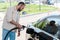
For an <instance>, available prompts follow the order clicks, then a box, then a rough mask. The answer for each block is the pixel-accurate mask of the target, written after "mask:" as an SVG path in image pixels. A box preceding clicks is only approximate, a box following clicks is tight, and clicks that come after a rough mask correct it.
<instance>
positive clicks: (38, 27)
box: [28, 15, 60, 40]
mask: <svg viewBox="0 0 60 40" xmlns="http://www.w3.org/2000/svg"><path fill="white" fill-rule="evenodd" d="M51 20H54V21H55V22H56V25H57V26H58V31H60V27H59V26H60V15H52V16H48V17H45V18H42V19H39V20H38V21H36V22H33V23H30V24H28V28H31V29H33V30H34V32H35V33H41V32H42V34H43V35H44V34H46V35H47V36H49V37H50V38H53V40H59V38H58V34H59V33H58V31H57V33H56V36H55V35H52V34H50V33H48V32H46V31H44V30H42V28H43V27H44V26H46V24H47V23H49V22H50V21H51ZM33 30H32V32H33ZM30 32H31V30H30ZM28 34H29V33H28ZM31 35H32V34H31ZM35 37H36V36H35ZM49 37H48V39H49ZM33 39H35V38H33ZM35 40H37V39H35ZM38 40H40V39H39V38H38Z"/></svg>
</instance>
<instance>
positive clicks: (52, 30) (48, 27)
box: [43, 24, 58, 35]
mask: <svg viewBox="0 0 60 40" xmlns="http://www.w3.org/2000/svg"><path fill="white" fill-rule="evenodd" d="M43 30H44V31H46V32H48V33H50V34H52V35H55V34H56V33H57V31H58V28H57V26H56V25H53V26H51V25H49V24H47V25H46V27H45V28H43Z"/></svg>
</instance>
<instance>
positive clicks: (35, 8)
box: [0, 2, 57, 14]
mask: <svg viewBox="0 0 60 40" xmlns="http://www.w3.org/2000/svg"><path fill="white" fill-rule="evenodd" d="M11 4H12V5H11V6H15V5H17V2H12V3H11ZM8 7H10V3H0V11H6V10H7V8H8ZM39 7H40V9H39ZM56 9H57V8H55V7H51V6H47V5H36V4H26V7H25V9H24V10H23V11H26V12H27V13H28V14H36V13H44V12H48V11H51V10H56Z"/></svg>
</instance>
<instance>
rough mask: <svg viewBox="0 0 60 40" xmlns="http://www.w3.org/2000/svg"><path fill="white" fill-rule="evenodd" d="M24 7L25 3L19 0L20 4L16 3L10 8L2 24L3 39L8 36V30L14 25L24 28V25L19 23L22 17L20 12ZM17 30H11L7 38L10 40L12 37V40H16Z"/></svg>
mask: <svg viewBox="0 0 60 40" xmlns="http://www.w3.org/2000/svg"><path fill="white" fill-rule="evenodd" d="M24 7H25V3H24V2H19V3H18V5H16V6H15V7H10V8H8V10H7V12H6V15H5V17H4V21H3V26H2V27H3V33H2V40H4V37H5V36H6V34H7V32H8V31H9V30H11V29H12V28H14V27H18V28H22V26H21V25H20V24H19V18H20V15H19V12H20V11H22V10H23V9H24ZM15 32H16V30H14V31H12V32H10V34H9V35H8V36H7V38H6V40H8V38H10V40H15ZM18 36H20V31H19V30H18Z"/></svg>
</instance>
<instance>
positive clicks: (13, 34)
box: [2, 29, 16, 40]
mask: <svg viewBox="0 0 60 40" xmlns="http://www.w3.org/2000/svg"><path fill="white" fill-rule="evenodd" d="M8 31H9V30H6V29H3V33H2V40H4V38H5V36H6V34H7V32H8ZM15 36H16V35H15V32H10V33H9V35H8V36H7V38H6V40H8V38H9V39H10V40H15Z"/></svg>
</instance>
